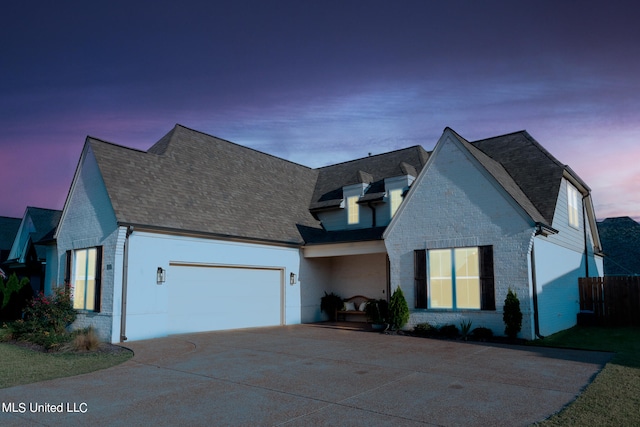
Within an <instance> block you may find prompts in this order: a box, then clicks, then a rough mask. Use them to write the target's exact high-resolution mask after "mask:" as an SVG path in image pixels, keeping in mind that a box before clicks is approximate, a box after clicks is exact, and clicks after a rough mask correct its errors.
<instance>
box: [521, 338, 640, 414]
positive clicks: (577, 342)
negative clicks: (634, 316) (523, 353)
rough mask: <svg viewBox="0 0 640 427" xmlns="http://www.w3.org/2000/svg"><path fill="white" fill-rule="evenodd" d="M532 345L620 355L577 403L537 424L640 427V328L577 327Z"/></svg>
mask: <svg viewBox="0 0 640 427" xmlns="http://www.w3.org/2000/svg"><path fill="white" fill-rule="evenodd" d="M531 345H541V346H548V347H566V348H576V349H584V350H598V351H612V352H615V353H616V354H615V356H614V357H613V359H612V360H611V362H609V363H607V365H606V366H605V367H604V369H603V370H602V371H601V372H600V373H599V374H598V375H597V376H596V378H595V379H594V381H593V382H592V383H591V384H589V385H588V386H587V387H586V388H585V390H584V391H583V392H582V393H581V394H580V396H578V398H577V399H576V400H575V401H574V402H573V403H571V404H570V405H569V406H567V407H566V408H564V409H563V410H562V411H560V412H559V413H557V414H555V415H553V416H552V417H550V418H549V419H547V420H545V421H543V422H541V423H538V424H536V425H540V426H544V427H547V426H568V425H570V426H574V425H575V426H578V425H581V426H582V425H610V426H613V425H618V426H623V425H640V328H638V327H635V328H634V327H624V328H605V327H580V326H576V327H573V328H571V329H567V330H565V331H561V332H558V333H556V334H554V335H550V336H548V337H545V338H544V339H543V340H536V341H533V342H532V343H531Z"/></svg>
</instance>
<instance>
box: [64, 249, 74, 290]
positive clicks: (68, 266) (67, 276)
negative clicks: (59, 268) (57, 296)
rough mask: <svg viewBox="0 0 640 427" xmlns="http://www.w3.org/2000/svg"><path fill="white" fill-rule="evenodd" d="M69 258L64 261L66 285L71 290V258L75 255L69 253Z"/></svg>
mask: <svg viewBox="0 0 640 427" xmlns="http://www.w3.org/2000/svg"><path fill="white" fill-rule="evenodd" d="M66 255H67V258H66V259H65V261H64V285H65V286H66V287H67V288H69V287H70V286H71V257H72V256H73V253H72V252H71V251H67V254H66Z"/></svg>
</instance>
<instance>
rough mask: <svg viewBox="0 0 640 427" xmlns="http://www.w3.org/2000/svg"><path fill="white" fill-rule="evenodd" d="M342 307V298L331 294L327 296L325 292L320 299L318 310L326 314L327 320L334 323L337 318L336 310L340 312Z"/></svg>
mask: <svg viewBox="0 0 640 427" xmlns="http://www.w3.org/2000/svg"><path fill="white" fill-rule="evenodd" d="M343 306H344V301H343V300H342V297H340V296H339V295H336V294H334V293H333V292H331V293H330V294H328V293H327V292H326V291H325V293H324V296H323V297H322V298H320V310H321V311H324V312H325V313H327V315H328V316H329V320H331V321H332V322H335V321H336V319H337V317H338V310H341V309H342V307H343Z"/></svg>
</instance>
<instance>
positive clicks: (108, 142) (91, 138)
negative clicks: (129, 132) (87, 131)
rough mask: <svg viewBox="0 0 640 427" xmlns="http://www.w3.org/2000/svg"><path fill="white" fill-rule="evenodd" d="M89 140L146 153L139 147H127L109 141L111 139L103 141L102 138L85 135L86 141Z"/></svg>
mask: <svg viewBox="0 0 640 427" xmlns="http://www.w3.org/2000/svg"><path fill="white" fill-rule="evenodd" d="M89 141H91V142H98V143H101V144H106V145H111V146H113V147H116V148H124V149H126V150H131V151H137V152H138V153H146V151H144V150H141V149H139V148H134V147H127V146H126V145H122V144H116V143H115V142H111V141H105V140H104V139H100V138H96V137H94V136H90V135H88V136H87V142H89Z"/></svg>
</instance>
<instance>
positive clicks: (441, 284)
mask: <svg viewBox="0 0 640 427" xmlns="http://www.w3.org/2000/svg"><path fill="white" fill-rule="evenodd" d="M452 284H453V281H452V277H451V250H449V249H444V250H432V251H429V286H430V288H429V291H430V293H429V299H430V307H432V308H453V286H452Z"/></svg>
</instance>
